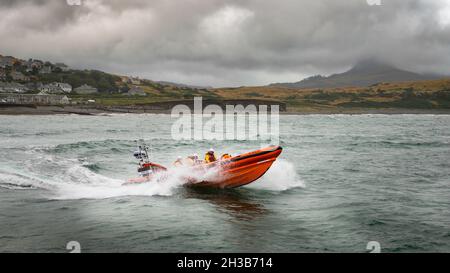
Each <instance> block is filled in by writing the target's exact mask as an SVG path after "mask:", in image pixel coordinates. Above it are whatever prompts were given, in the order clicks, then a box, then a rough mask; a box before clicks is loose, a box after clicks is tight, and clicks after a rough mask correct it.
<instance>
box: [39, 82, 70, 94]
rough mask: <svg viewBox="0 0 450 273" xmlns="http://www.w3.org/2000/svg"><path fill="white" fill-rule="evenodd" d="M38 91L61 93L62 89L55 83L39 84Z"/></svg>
mask: <svg viewBox="0 0 450 273" xmlns="http://www.w3.org/2000/svg"><path fill="white" fill-rule="evenodd" d="M37 89H38V90H39V91H40V92H44V93H46V94H63V93H65V92H64V90H63V89H62V88H61V87H60V86H59V85H58V84H57V83H50V84H45V85H41V86H39V87H38V88H37Z"/></svg>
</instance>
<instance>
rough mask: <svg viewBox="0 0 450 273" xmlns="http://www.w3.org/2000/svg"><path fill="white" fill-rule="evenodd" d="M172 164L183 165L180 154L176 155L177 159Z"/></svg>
mask: <svg viewBox="0 0 450 273" xmlns="http://www.w3.org/2000/svg"><path fill="white" fill-rule="evenodd" d="M173 165H174V166H175V167H180V166H183V158H182V157H181V156H179V157H177V160H175V162H173Z"/></svg>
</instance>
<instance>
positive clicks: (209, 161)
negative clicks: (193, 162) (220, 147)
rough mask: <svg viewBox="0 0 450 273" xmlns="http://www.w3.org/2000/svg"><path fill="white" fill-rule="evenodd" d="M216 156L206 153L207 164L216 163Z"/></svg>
mask: <svg viewBox="0 0 450 273" xmlns="http://www.w3.org/2000/svg"><path fill="white" fill-rule="evenodd" d="M216 161H217V159H216V156H215V155H214V154H210V153H206V154H205V162H206V163H211V162H216Z"/></svg>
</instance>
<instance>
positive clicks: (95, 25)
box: [0, 0, 450, 86]
mask: <svg viewBox="0 0 450 273" xmlns="http://www.w3.org/2000/svg"><path fill="white" fill-rule="evenodd" d="M67 2H68V1H67V0H48V1H45V0H21V1H15V0H0V54H3V55H14V56H18V57H22V58H29V57H33V58H40V59H45V60H51V61H64V62H66V63H67V64H69V65H71V66H73V67H78V68H95V69H102V70H105V71H109V72H114V73H120V74H126V75H138V76H141V77H146V78H150V79H154V80H165V81H176V82H183V83H188V84H196V85H212V86H239V85H262V84H268V83H271V82H281V81H298V80H300V79H301V78H302V77H305V76H309V75H312V74H329V73H332V72H336V71H341V70H345V69H347V68H349V67H350V66H352V65H353V64H354V63H356V62H357V61H358V60H362V59H368V58H376V59H378V60H380V61H385V62H389V63H391V64H393V65H396V66H398V67H401V68H404V69H408V70H412V71H417V72H426V73H441V74H450V54H449V53H450V1H448V0H381V3H382V5H381V6H376V5H375V6H371V5H369V4H368V3H367V2H368V1H367V0H315V1H301V0H280V1H275V0H227V1H225V0H220V1H219V0H179V1H176V0H173V1H168V0H152V1H144V0H128V1H123V0H82V1H81V2H82V4H81V5H80V6H71V5H68V4H67ZM69 2H74V0H72V1H70V0H69ZM369 2H374V1H369Z"/></svg>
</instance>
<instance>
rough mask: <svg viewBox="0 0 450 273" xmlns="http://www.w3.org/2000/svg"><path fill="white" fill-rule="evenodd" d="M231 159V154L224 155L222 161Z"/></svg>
mask: <svg viewBox="0 0 450 273" xmlns="http://www.w3.org/2000/svg"><path fill="white" fill-rule="evenodd" d="M229 158H231V155H230V154H223V155H222V157H221V158H220V159H222V160H224V159H229Z"/></svg>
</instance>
